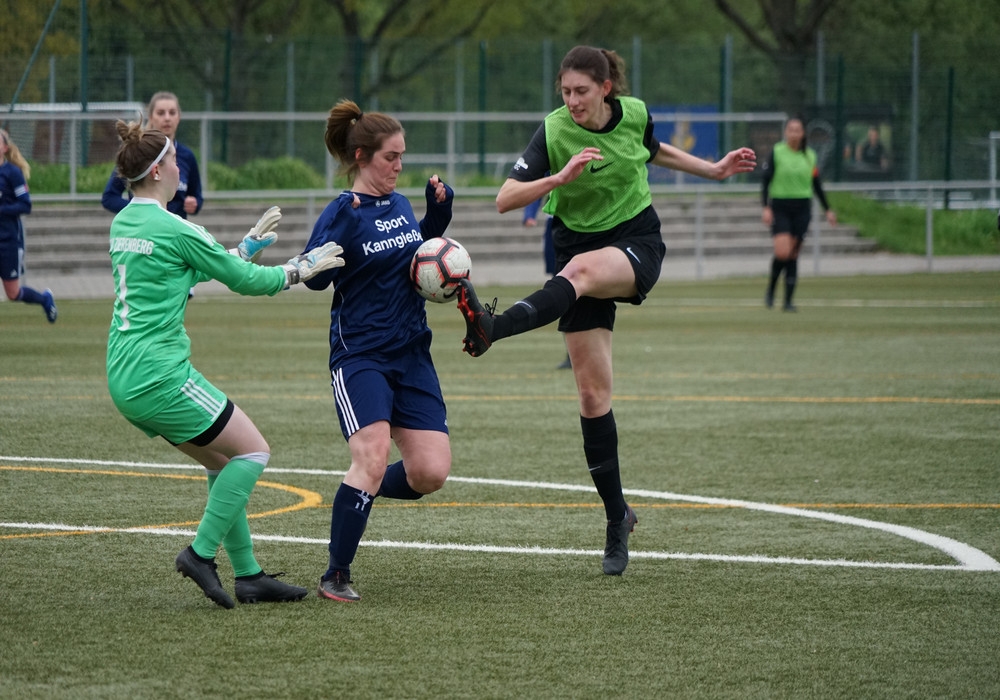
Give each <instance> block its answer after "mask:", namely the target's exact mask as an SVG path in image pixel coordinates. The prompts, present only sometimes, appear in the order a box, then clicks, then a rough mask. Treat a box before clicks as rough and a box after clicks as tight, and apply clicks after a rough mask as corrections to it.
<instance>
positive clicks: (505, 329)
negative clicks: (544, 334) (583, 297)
mask: <svg viewBox="0 0 1000 700" xmlns="http://www.w3.org/2000/svg"><path fill="white" fill-rule="evenodd" d="M574 301H576V290H575V289H574V288H573V285H572V283H571V282H570V281H569V280H568V279H566V278H565V277H558V276H557V277H553V278H552V279H550V280H549V281H548V282H546V283H545V284H544V285H543V286H542V288H541V289H539V290H538V291H537V292H533V293H532V294H530V295H528V296H527V297H525V298H524V299H522V300H521V301H519V302H517V303H516V304H514V305H513V306H512V307H510V308H509V309H507V310H506V311H504V312H503V313H502V314H500V315H498V316H496V317H494V319H493V338H492V339H493V340H499V339H500V338H506V337H508V336H511V335H517V334H518V333H525V332H527V331H530V330H533V329H535V328H541V327H542V326H545V325H548V324H550V323H552V322H553V321H555V320H556V319H557V318H559V317H560V316H562V315H563V314H564V313H566V312H567V311H568V310H569V307H571V306H572V305H573V302H574Z"/></svg>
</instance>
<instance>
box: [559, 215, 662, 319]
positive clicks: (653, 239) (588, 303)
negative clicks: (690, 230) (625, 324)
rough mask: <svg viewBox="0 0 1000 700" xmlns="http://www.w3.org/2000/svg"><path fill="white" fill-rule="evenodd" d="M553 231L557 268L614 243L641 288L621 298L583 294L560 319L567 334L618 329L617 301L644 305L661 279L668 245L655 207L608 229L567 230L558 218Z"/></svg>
mask: <svg viewBox="0 0 1000 700" xmlns="http://www.w3.org/2000/svg"><path fill="white" fill-rule="evenodd" d="M552 230H553V241H554V243H555V249H556V270H557V271H558V270H562V269H563V268H564V267H566V265H567V263H569V261H570V260H571V259H572V258H573V257H574V256H575V255H579V254H580V253H587V252H590V251H592V250H600V249H601V248H607V247H609V246H610V247H614V248H618V249H619V250H621V251H622V252H623V253H625V256H626V257H627V258H628V261H629V262H630V263H631V264H632V272H633V273H634V274H635V288H636V291H637V293H636V295H635V296H632V297H621V298H617V299H595V298H594V297H580V298H579V299H577V300H576V302H575V303H574V304H573V306H571V307H570V309H569V311H567V312H566V313H565V314H563V317H562V318H561V319H559V330H560V331H561V332H563V333H573V332H577V331H589V330H592V329H594V328H606V329H608V330H609V331H611V330H614V328H615V309H616V308H617V307H616V304H615V302H619V301H621V302H628V303H629V304H635V305H638V304H641V303H642V302H643V300H644V299H645V298H646V295H648V294H649V292H650V290H651V289H652V288H653V285H655V284H656V282H657V281H658V280H659V279H660V267H661V266H662V265H663V258H664V256H665V255H666V253H667V247H666V245H664V243H663V236H662V235H661V233H660V217H659V216H658V215H657V214H656V211H655V210H654V209H653V207H652V206H649V207H647V208H646V209H644V210H643V211H641V212H640V213H639V214H638V215H637V216H635V217H634V218H632V219H630V220H629V221H626V222H624V223H621V224H619V225H618V226H615V227H614V228H613V229H610V230H608V231H602V232H599V233H576V232H575V231H570V230H569V229H567V228H566V227H565V226H564V225H563V224H562V222H561V221H559V220H558V219H555V220H554V221H553V227H552Z"/></svg>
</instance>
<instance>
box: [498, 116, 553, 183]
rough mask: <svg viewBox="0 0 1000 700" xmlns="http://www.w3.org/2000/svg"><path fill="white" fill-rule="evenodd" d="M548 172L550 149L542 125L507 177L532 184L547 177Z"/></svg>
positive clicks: (543, 125)
mask: <svg viewBox="0 0 1000 700" xmlns="http://www.w3.org/2000/svg"><path fill="white" fill-rule="evenodd" d="M548 172H549V148H548V144H547V143H546V141H545V124H541V125H539V127H538V129H536V130H535V134H534V136H532V137H531V141H530V142H529V143H528V147H527V148H525V149H524V153H522V154H521V157H520V158H518V159H517V162H516V163H514V167H513V168H511V169H510V174H509V175H508V176H507V177H509V178H511V179H512V180H517V181H518V182H532V181H534V180H539V179H541V178H543V177H545V175H546V174H548Z"/></svg>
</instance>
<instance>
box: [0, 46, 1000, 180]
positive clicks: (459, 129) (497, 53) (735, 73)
mask: <svg viewBox="0 0 1000 700" xmlns="http://www.w3.org/2000/svg"><path fill="white" fill-rule="evenodd" d="M168 39H170V38H169V37H164V43H160V44H158V43H157V42H155V41H150V42H147V44H148V45H149V46H154V47H155V46H162V45H170V46H173V44H172V43H171V42H170V41H169V40H168ZM185 40H186V42H187V43H186V44H185V46H184V47H183V50H181V49H180V48H178V47H173V49H172V50H171V51H167V52H165V51H160V50H151V51H149V52H148V53H142V54H131V53H120V52H116V51H115V50H113V49H111V48H102V49H100V50H96V49H92V51H91V55H89V56H88V57H87V58H86V60H87V62H88V63H89V67H88V69H87V70H85V71H82V70H81V63H82V62H83V61H81V59H80V58H79V57H77V56H62V57H56V56H46V55H44V54H43V55H40V56H39V57H38V60H37V61H36V62H35V63H34V64H32V65H31V66H30V67H29V66H26V65H25V63H26V60H27V58H26V57H24V56H10V55H5V54H3V53H2V51H3V50H2V49H0V102H10V100H11V96H12V95H13V93H14V86H16V85H18V84H19V83H20V82H21V79H22V78H25V80H24V81H23V84H24V90H23V92H22V93H21V95H20V96H19V98H18V100H17V102H18V104H24V103H34V104H38V103H49V104H60V103H62V104H74V103H75V104H77V105H79V106H81V107H83V106H86V107H87V109H88V110H90V109H93V107H94V105H97V104H100V103H127V104H132V103H142V102H144V101H145V100H146V99H148V97H149V96H150V95H151V94H152V93H153V92H156V91H158V90H163V89H167V90H171V91H173V92H175V93H176V94H177V95H178V96H179V98H180V100H181V104H182V107H183V108H184V110H185V112H184V117H185V123H184V124H183V125H182V127H181V131H180V137H181V139H182V140H185V141H187V142H189V143H192V144H193V143H195V142H197V141H199V140H200V134H199V135H198V136H196V135H195V133H196V132H193V131H192V129H191V127H192V126H193V125H192V124H191V118H192V117H193V116H194V115H196V114H197V115H204V114H215V113H219V112H223V113H229V114H230V115H231V116H229V117H228V118H226V119H222V118H219V119H218V120H216V119H215V118H214V117H213V125H212V130H211V134H210V136H211V143H212V151H211V152H208V151H206V152H205V153H202V154H200V155H201V157H202V158H203V159H204V158H210V159H212V160H214V161H216V162H221V163H225V164H228V165H233V166H238V165H241V164H243V163H245V162H247V161H248V160H251V159H253V158H256V157H265V158H267V157H274V156H278V155H293V156H294V157H299V158H302V159H304V160H306V161H307V162H309V163H310V164H312V165H313V166H314V167H322V162H321V159H322V149H321V148H317V147H316V145H317V144H322V134H321V131H322V127H321V125H320V123H318V122H316V123H313V122H315V121H316V120H314V119H313V117H312V116H309V115H313V114H316V113H324V112H325V111H326V110H328V109H329V108H330V106H332V104H333V103H334V102H336V101H337V100H338V99H340V98H343V97H349V98H351V99H354V100H356V101H357V102H358V103H359V104H360V105H361V106H362V108H364V109H365V110H373V109H378V110H383V111H388V112H391V113H394V114H404V115H405V114H414V113H416V114H423V113H439V114H440V113H446V114H459V115H463V114H475V115H479V116H477V117H476V118H475V119H469V120H464V119H463V120H453V124H454V133H449V132H448V128H449V127H447V126H446V125H444V124H443V123H442V122H440V121H424V122H414V121H411V122H410V123H409V124H408V125H407V136H408V142H412V143H414V144H415V145H416V146H417V148H418V149H419V150H420V152H423V153H434V152H436V153H439V154H445V153H446V152H447V147H446V144H447V143H448V141H449V139H454V142H455V144H456V146H455V148H456V152H461V153H463V154H464V155H465V156H469V157H472V158H473V159H474V163H475V166H476V168H477V170H479V171H480V172H482V173H483V174H486V173H487V172H488V171H489V164H485V163H483V162H482V160H483V154H484V153H510V152H514V151H517V150H519V149H520V148H522V147H523V145H524V144H526V143H527V141H528V139H529V138H530V135H531V132H532V131H533V129H534V127H535V124H534V122H536V121H537V119H538V116H539V115H541V114H544V113H546V112H547V111H549V110H550V109H552V108H553V107H555V106H557V105H558V104H559V97H558V95H557V94H556V92H555V89H554V76H555V73H556V69H557V66H558V62H559V59H560V58H561V56H562V55H563V53H564V52H565V51H566V50H567V49H568V48H570V46H571V44H570V43H569V42H558V41H529V40H521V39H517V38H509V39H505V40H503V41H493V42H471V41H470V42H462V41H458V42H455V43H454V45H452V46H451V47H450V49H449V50H447V51H443V52H438V53H436V54H434V56H433V60H431V61H427V62H426V63H425V62H424V61H425V59H426V58H427V54H428V53H429V52H430V50H431V48H432V47H435V46H436V44H435V43H434V42H432V41H430V40H428V41H421V40H412V39H411V40H408V41H407V42H406V43H405V45H401V46H400V47H399V48H398V50H395V51H393V52H392V54H391V55H389V52H388V51H387V50H385V49H382V54H381V55H380V53H379V49H375V48H370V47H367V46H359V45H356V44H351V43H350V42H346V41H344V40H338V39H336V38H333V39H331V38H329V37H315V38H308V37H307V38H298V39H296V40H294V41H289V42H275V41H271V40H269V39H268V38H265V37H242V38H236V37H233V36H231V35H229V34H225V33H210V32H193V33H191V34H190V35H189V36H186V37H185ZM981 41H982V46H973V45H971V44H970V45H965V46H947V45H943V44H942V43H941V42H930V41H925V42H923V43H921V42H920V41H919V37H913V38H912V43H911V41H910V38H909V37H907V36H904V37H903V40H902V41H901V40H900V39H899V37H895V38H894V40H893V41H892V42H888V41H887V42H886V43H887V44H891V45H892V46H893V47H894V48H893V50H892V52H891V53H889V52H887V50H886V49H884V48H883V47H870V49H869V50H866V51H864V52H858V51H854V52H852V53H848V54H847V55H846V56H845V55H844V50H845V49H844V47H838V46H834V45H832V44H831V45H829V46H826V47H822V44H821V50H819V51H817V52H816V53H815V55H813V56H811V57H810V58H809V59H807V60H805V61H802V62H793V63H794V64H793V65H784V64H777V63H774V62H773V61H771V60H769V59H768V58H766V57H765V56H763V55H762V54H761V53H760V52H758V51H755V50H753V49H752V48H751V47H748V46H747V45H746V44H745V43H744V42H742V41H740V40H738V39H737V40H735V41H733V40H727V41H726V42H724V43H723V44H722V45H721V46H718V45H715V46H713V45H707V44H705V43H690V44H684V43H679V42H653V41H641V40H638V39H625V40H621V41H617V42H615V41H608V42H605V43H604V45H605V46H608V47H610V48H615V49H616V50H617V51H618V52H619V53H620V54H621V55H622V56H623V58H625V60H626V62H627V66H628V78H629V82H630V86H631V91H632V93H633V94H635V95H637V96H639V97H641V98H642V99H643V100H645V101H646V103H647V104H648V105H649V106H650V108H651V109H653V110H654V111H657V112H663V113H676V112H687V113H705V112H714V113H718V114H734V113H758V112H764V113H769V112H775V111H786V110H788V111H791V108H790V107H789V106H788V103H789V101H790V100H794V102H795V111H802V112H803V113H804V114H805V116H806V117H807V121H809V122H810V123H811V124H812V126H813V131H812V135H813V136H815V138H814V144H815V145H817V146H820V147H821V150H822V151H823V155H824V157H825V162H824V166H825V176H826V178H827V179H829V180H844V181H850V180H855V181H858V180H865V179H868V180H877V181H884V180H901V179H906V180H920V179H924V180H926V179H949V178H954V179H978V178H983V177H986V175H987V172H988V168H989V160H988V158H989V156H988V143H989V133H990V132H991V131H996V130H997V128H998V126H1000V125H998V123H997V116H996V99H997V96H998V95H1000V73H998V72H997V71H995V70H992V64H990V63H989V62H988V61H982V60H980V61H973V62H969V61H965V62H964V65H971V66H972V67H971V68H966V69H964V70H962V71H960V72H956V71H954V70H952V67H953V65H952V63H951V59H952V57H954V56H966V57H968V56H969V55H970V54H971V55H977V54H978V55H979V56H985V55H990V51H992V49H993V47H992V44H991V43H990V38H989V37H983V38H982V40H981ZM848 50H850V47H848ZM876 54H877V55H876ZM412 66H419V68H420V69H419V70H417V71H413V72H412V74H407V77H406V78H405V79H398V76H399V75H401V74H403V73H405V72H406V69H408V68H411V67H412ZM26 69H28V70H26ZM81 75H86V76H87V77H86V80H85V83H84V84H81V77H80V76H81ZM8 109H9V106H8V107H7V108H4V107H2V106H0V110H3V111H7V110H8ZM244 113H273V114H277V113H281V114H282V115H286V116H283V118H282V122H281V123H276V122H274V121H271V122H257V123H254V122H252V121H241V119H242V117H237V116H232V115H234V114H244ZM510 113H523V114H530V115H534V116H533V117H532V119H531V120H525V121H523V122H522V121H509V120H504V119H502V118H487V117H486V116H484V115H487V114H497V115H499V114H510ZM287 115H306V116H304V117H299V116H287ZM0 123H9V124H12V125H15V126H16V124H15V123H14V122H12V121H9V117H8V115H6V114H0ZM727 123H729V124H732V127H733V128H732V129H722V128H719V129H717V130H716V131H715V132H714V133H707V137H709V138H710V139H711V140H712V141H713V142H714V143H715V144H716V146H717V149H718V150H724V149H726V148H727V147H733V146H736V145H742V144H748V145H751V146H753V147H755V148H756V149H757V150H758V151H760V150H762V148H765V147H767V146H768V145H769V143H773V142H774V141H776V140H777V138H780V135H778V136H776V134H775V133H774V130H773V128H767V129H762V130H751V129H749V128H748V129H746V130H745V131H743V132H742V133H741V132H740V131H739V127H738V125H737V124H736V123H734V122H727ZM872 126H874V127H875V128H876V129H877V131H878V133H879V136H880V138H881V139H882V141H883V143H884V145H885V147H886V149H887V152H888V155H889V157H888V159H887V162H886V167H885V168H884V170H881V171H878V172H871V171H870V170H868V169H866V168H864V167H861V165H860V164H859V163H858V159H857V158H856V148H855V147H856V145H857V144H858V143H860V142H861V141H862V140H863V138H864V137H865V135H866V133H867V131H868V128H869V127H872ZM199 128H200V125H199ZM98 135H100V134H98ZM78 137H79V138H80V139H81V141H80V147H81V148H82V149H83V150H84V153H83V156H85V158H83V159H82V160H79V162H81V163H91V162H100V161H101V160H107V159H108V158H109V156H108V153H107V151H106V149H102V146H101V144H102V143H103V142H102V141H100V140H99V139H95V138H94V136H93V135H91V136H89V137H87V136H84V135H83V134H79V135H78ZM701 137H702V138H705V137H706V133H705V132H703V134H702V136H701ZM15 138H16V137H15ZM91 140H93V143H91ZM425 143H426V144H428V145H424V144H425ZM432 144H437V145H433V146H432ZM47 154H48V151H47V150H45V151H38V152H35V153H31V154H29V157H31V158H34V159H35V160H39V161H42V162H44V158H45V157H47ZM63 162H68V161H66V160H64V161H63Z"/></svg>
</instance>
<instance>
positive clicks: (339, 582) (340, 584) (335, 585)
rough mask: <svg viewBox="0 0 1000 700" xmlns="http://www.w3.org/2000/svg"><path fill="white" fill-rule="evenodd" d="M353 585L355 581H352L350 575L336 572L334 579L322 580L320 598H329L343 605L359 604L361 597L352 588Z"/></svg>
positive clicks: (319, 591) (320, 582) (320, 581)
mask: <svg viewBox="0 0 1000 700" xmlns="http://www.w3.org/2000/svg"><path fill="white" fill-rule="evenodd" d="M352 583H354V581H351V579H350V575H348V574H345V573H343V572H342V571H335V572H334V573H333V578H321V579H320V580H319V590H318V591H317V593H318V594H319V597H320V598H328V599H330V600H336V601H340V602H341V603H357V602H358V601H359V600H361V596H360V595H359V594H358V592H357V591H355V590H354V589H353V588H351V584H352Z"/></svg>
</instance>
